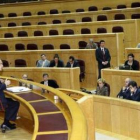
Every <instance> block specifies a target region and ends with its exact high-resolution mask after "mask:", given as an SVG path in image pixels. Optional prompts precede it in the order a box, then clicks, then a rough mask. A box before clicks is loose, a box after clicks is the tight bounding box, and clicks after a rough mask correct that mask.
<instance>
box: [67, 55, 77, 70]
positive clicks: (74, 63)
mask: <svg viewBox="0 0 140 140" xmlns="http://www.w3.org/2000/svg"><path fill="white" fill-rule="evenodd" d="M66 67H69V68H73V67H79V63H78V61H76V60H75V58H74V57H73V56H70V57H69V61H68V62H67V65H66Z"/></svg>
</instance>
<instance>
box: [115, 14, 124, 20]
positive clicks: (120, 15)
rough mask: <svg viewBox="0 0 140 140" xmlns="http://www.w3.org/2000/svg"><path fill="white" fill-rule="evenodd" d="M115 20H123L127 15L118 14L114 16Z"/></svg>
mask: <svg viewBox="0 0 140 140" xmlns="http://www.w3.org/2000/svg"><path fill="white" fill-rule="evenodd" d="M114 19H115V20H122V19H125V15H124V14H116V15H115V17H114Z"/></svg>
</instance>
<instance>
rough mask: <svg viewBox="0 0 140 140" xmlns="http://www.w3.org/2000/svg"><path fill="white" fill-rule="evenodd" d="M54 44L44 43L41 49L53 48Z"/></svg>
mask: <svg viewBox="0 0 140 140" xmlns="http://www.w3.org/2000/svg"><path fill="white" fill-rule="evenodd" d="M53 49H54V46H53V45H52V44H44V45H43V50H53Z"/></svg>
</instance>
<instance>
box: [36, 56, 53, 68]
mask: <svg viewBox="0 0 140 140" xmlns="http://www.w3.org/2000/svg"><path fill="white" fill-rule="evenodd" d="M49 65H50V61H49V60H47V58H46V55H45V54H41V60H38V62H37V65H36V66H37V67H49Z"/></svg>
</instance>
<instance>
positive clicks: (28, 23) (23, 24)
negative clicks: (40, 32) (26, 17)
mask: <svg viewBox="0 0 140 140" xmlns="http://www.w3.org/2000/svg"><path fill="white" fill-rule="evenodd" d="M30 25H31V23H30V22H23V23H22V26H30Z"/></svg>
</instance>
